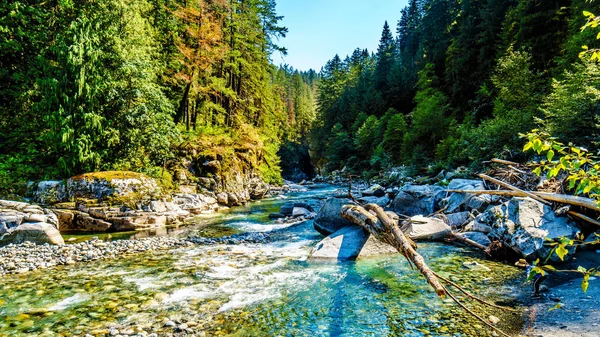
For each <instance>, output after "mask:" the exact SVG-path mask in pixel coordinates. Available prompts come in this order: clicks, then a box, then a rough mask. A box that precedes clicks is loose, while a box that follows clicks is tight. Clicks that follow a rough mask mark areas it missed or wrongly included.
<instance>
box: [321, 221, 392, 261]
mask: <svg viewBox="0 0 600 337" xmlns="http://www.w3.org/2000/svg"><path fill="white" fill-rule="evenodd" d="M393 253H397V251H396V249H394V247H392V246H390V245H388V244H386V243H383V242H381V241H379V240H377V239H375V238H374V237H372V236H371V235H370V234H369V233H368V232H367V231H365V230H364V229H363V228H362V227H359V226H356V225H351V226H348V227H344V228H341V229H340V230H338V231H336V232H335V233H333V234H331V235H329V236H328V237H326V238H325V239H323V240H321V242H319V243H318V244H317V245H316V246H315V248H313V250H312V251H311V253H310V255H309V260H338V261H340V260H352V259H360V258H366V257H370V256H377V255H382V254H393Z"/></svg>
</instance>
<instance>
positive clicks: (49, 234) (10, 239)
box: [0, 222, 65, 245]
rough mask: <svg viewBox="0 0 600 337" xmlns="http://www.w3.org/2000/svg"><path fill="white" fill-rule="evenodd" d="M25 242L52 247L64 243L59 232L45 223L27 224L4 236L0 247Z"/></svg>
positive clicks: (0, 240) (0, 241)
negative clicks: (47, 244) (46, 244)
mask: <svg viewBox="0 0 600 337" xmlns="http://www.w3.org/2000/svg"><path fill="white" fill-rule="evenodd" d="M26 241H29V242H32V243H35V244H44V243H49V244H52V245H62V244H64V243H65V241H64V240H63V238H62V236H61V235H60V232H59V231H58V230H57V229H56V228H55V227H54V226H53V225H51V224H49V223H45V222H28V223H24V224H21V225H20V226H19V227H17V228H15V229H14V230H13V231H11V232H9V233H7V234H4V235H3V236H2V238H1V239H0V245H7V244H11V243H12V244H19V243H24V242H26Z"/></svg>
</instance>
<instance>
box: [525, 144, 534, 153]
mask: <svg viewBox="0 0 600 337" xmlns="http://www.w3.org/2000/svg"><path fill="white" fill-rule="evenodd" d="M532 146H533V144H532V143H531V142H527V144H525V146H524V147H523V152H527V150H529V149H531V147H532Z"/></svg>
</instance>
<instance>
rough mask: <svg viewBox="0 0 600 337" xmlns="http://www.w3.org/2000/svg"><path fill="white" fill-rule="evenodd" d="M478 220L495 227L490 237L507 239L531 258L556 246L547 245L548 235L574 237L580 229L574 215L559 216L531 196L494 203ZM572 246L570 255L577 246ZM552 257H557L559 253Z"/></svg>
mask: <svg viewBox="0 0 600 337" xmlns="http://www.w3.org/2000/svg"><path fill="white" fill-rule="evenodd" d="M475 223H476V225H477V224H479V225H483V226H486V225H487V226H488V227H489V228H490V229H491V231H490V233H489V234H488V237H490V238H492V239H498V240H500V241H502V242H504V243H505V244H506V245H507V246H508V247H510V248H511V249H512V250H513V251H515V252H516V253H518V254H521V255H522V256H523V257H525V258H526V259H528V260H535V259H536V258H540V259H545V258H546V257H547V256H548V254H549V253H550V251H551V249H552V247H549V246H546V245H544V241H545V239H546V238H548V239H557V238H562V237H566V238H569V239H574V238H575V237H576V235H577V233H578V229H577V227H576V225H575V223H574V222H573V221H572V220H571V219H569V218H567V217H564V216H557V215H556V214H555V213H554V211H553V210H552V208H551V207H549V206H547V205H544V204H542V203H540V202H539V201H536V200H533V199H531V198H512V199H511V200H510V201H508V202H506V203H504V204H502V205H499V206H494V207H490V208H489V209H488V210H487V211H486V212H485V213H483V214H481V215H479V216H478V217H477V218H476V219H475ZM568 249H569V253H570V254H569V256H570V255H572V254H573V253H575V247H569V248H568ZM552 259H553V260H554V261H557V257H556V255H555V254H553V257H552Z"/></svg>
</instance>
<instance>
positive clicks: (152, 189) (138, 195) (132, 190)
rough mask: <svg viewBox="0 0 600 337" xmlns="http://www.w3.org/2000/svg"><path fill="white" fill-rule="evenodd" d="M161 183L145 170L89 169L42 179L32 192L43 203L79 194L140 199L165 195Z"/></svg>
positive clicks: (36, 200)
mask: <svg viewBox="0 0 600 337" xmlns="http://www.w3.org/2000/svg"><path fill="white" fill-rule="evenodd" d="M162 193H163V191H162V189H161V188H160V186H159V185H158V183H157V182H156V181H155V180H154V179H152V178H150V177H148V176H146V175H144V174H142V173H136V172H129V171H106V172H94V173H86V174H82V175H78V176H74V177H71V178H69V179H68V180H67V181H66V182H63V181H42V182H39V183H37V184H36V185H35V186H34V188H33V191H32V192H31V194H32V197H33V200H34V201H35V202H37V203H40V204H46V205H50V204H54V203H58V202H65V201H69V200H71V199H76V198H85V199H97V200H109V199H110V200H111V201H112V202H121V203H132V204H135V203H139V202H142V201H149V200H151V199H152V198H155V197H157V196H161V195H162Z"/></svg>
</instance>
